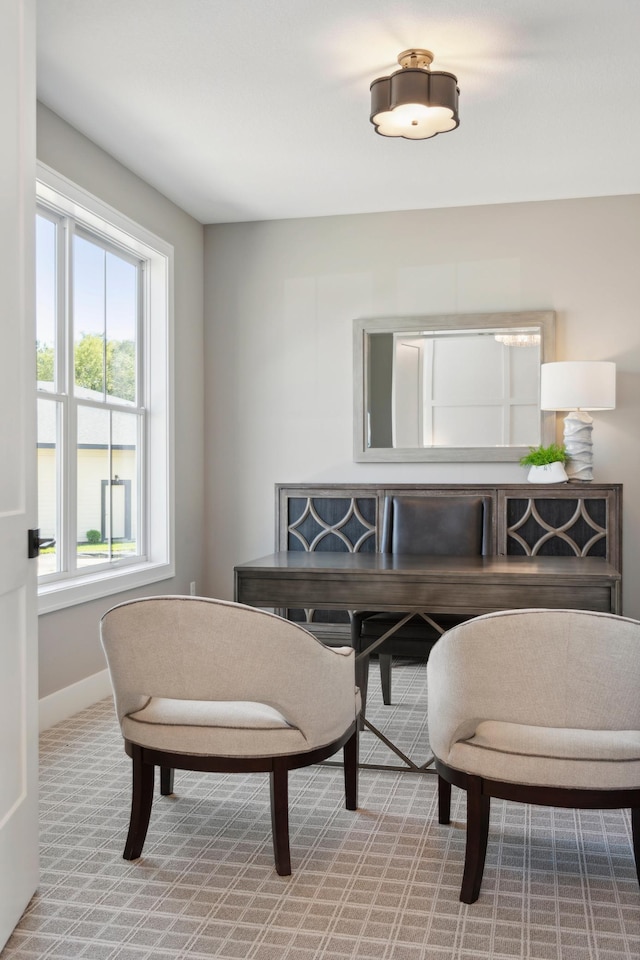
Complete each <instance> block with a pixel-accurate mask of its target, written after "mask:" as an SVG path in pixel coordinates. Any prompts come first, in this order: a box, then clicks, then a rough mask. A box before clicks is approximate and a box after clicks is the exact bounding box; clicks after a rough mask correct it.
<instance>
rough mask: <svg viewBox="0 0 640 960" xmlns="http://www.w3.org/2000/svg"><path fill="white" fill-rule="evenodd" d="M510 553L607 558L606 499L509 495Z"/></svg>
mask: <svg viewBox="0 0 640 960" xmlns="http://www.w3.org/2000/svg"><path fill="white" fill-rule="evenodd" d="M507 553H509V554H515V555H518V554H520V555H523V556H525V555H526V556H553V557H562V556H571V557H573V556H576V557H587V556H589V557H607V555H608V543H607V501H606V500H605V499H603V498H593V499H587V498H584V499H582V498H579V497H576V498H575V499H573V498H563V499H560V498H554V499H545V498H543V497H529V498H522V499H520V498H508V499H507Z"/></svg>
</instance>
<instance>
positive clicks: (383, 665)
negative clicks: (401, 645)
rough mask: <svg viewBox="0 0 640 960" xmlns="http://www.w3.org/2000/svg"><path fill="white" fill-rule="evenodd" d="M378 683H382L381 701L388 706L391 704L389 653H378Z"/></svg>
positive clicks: (390, 659) (390, 658)
mask: <svg viewBox="0 0 640 960" xmlns="http://www.w3.org/2000/svg"><path fill="white" fill-rule="evenodd" d="M378 660H379V662H380V683H381V685H382V702H383V703H384V704H386V706H387V707H388V706H389V705H390V704H391V661H392V657H391V654H390V653H379V654H378Z"/></svg>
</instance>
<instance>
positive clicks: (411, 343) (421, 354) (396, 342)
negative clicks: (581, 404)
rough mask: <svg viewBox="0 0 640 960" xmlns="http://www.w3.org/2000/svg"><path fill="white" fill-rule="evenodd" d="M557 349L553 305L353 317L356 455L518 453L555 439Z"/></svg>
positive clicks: (501, 457)
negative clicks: (551, 375)
mask: <svg viewBox="0 0 640 960" xmlns="http://www.w3.org/2000/svg"><path fill="white" fill-rule="evenodd" d="M554 355H555V314H554V313H553V312H552V311H548V310H536V311H527V312H521V313H466V314H447V315H438V316H425V317H399V318H391V319H384V318H383V319H371V320H356V321H354V459H355V460H357V461H367V460H370V461H396V462H408V461H414V460H418V461H420V460H424V461H429V460H430V461H441V462H460V461H475V462H483V461H503V462H504V461H512V460H516V461H517V460H519V459H520V457H521V456H523V454H525V453H527V451H528V449H529V447H533V446H537V445H538V444H541V443H543V444H545V445H546V444H549V443H553V441H554V440H555V414H554V413H552V412H551V413H549V412H542V411H541V410H540V364H541V363H546V362H548V361H549V360H553V359H554V358H555V356H554Z"/></svg>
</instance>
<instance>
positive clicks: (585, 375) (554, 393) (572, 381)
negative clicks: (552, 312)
mask: <svg viewBox="0 0 640 960" xmlns="http://www.w3.org/2000/svg"><path fill="white" fill-rule="evenodd" d="M615 405H616V365H615V363H611V362H609V361H604V360H596V361H582V360H569V361H563V362H559V363H543V364H542V367H541V371H540V407H541V409H542V410H570V411H571V412H570V413H569V414H567V416H566V417H565V418H564V445H565V447H566V448H567V455H568V462H567V464H566V470H567V476H568V477H569V479H570V480H593V441H592V439H591V432H592V430H593V417H590V416H589V414H588V413H587V411H588V410H613V409H615Z"/></svg>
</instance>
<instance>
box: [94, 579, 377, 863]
mask: <svg viewBox="0 0 640 960" xmlns="http://www.w3.org/2000/svg"><path fill="white" fill-rule="evenodd" d="M101 638H102V644H103V647H104V651H105V654H106V657H107V663H108V666H109V672H110V675H111V682H112V685H113V692H114V698H115V706H116V713H117V715H118V720H119V721H120V727H121V729H122V735H123V737H124V740H125V750H126V752H127V753H128V754H129V756H130V757H131V759H132V761H133V789H132V804H131V820H130V824H129V834H128V836H127V841H126V845H125V851H124V858H125V859H126V860H135V859H136V858H137V857H139V856H140V855H141V854H142V848H143V845H144V841H145V837H146V833H147V828H148V825H149V818H150V815H151V805H152V800H153V786H154V770H155V767H160V790H161V793H162V794H163V795H168V794H170V793H172V792H173V770H174V768H178V769H184V770H207V771H214V772H218V771H219V772H226V773H229V772H238V773H249V772H259V771H263V772H268V773H269V774H270V780H271V820H272V826H273V847H274V855H275V864H276V870H277V871H278V873H279V874H281V875H282V876H286V875H288V874H290V873H291V859H290V853H289V825H288V771H289V770H293V769H295V768H297V767H303V766H307V765H308V764H312V763H318V762H319V761H321V760H324V759H326V758H327V757H329V756H331V755H332V754H334V753H335V752H336V751H337V750H339V749H340V748H341V747H342V748H343V750H344V778H345V794H346V806H347V809H349V810H355V809H356V807H357V770H358V756H357V750H358V748H357V733H356V718H357V716H358V713H359V710H360V696H359V693H358V691H357V690H356V687H355V680H354V676H355V670H354V653H353V650H351V649H350V648H329V647H326V646H324V645H323V644H322V643H320V642H319V641H318V640H316V639H315V637H313V636H312V635H311V634H310V633H308V632H307V631H306V630H304V629H302V628H301V627H299V626H297V625H296V624H294V623H291V622H289V621H286V620H283V619H282V618H280V617H276V616H274V615H273V614H269V613H265V612H263V611H260V610H256V609H253V608H251V607H245V606H242V605H240V604H236V603H227V602H224V601H221V600H208V599H203V598H199V597H150V598H147V599H141V600H133V601H131V602H129V603H122V604H119V605H118V606H116V607H113V608H112V609H111V610H109V611H108V612H107V613H106V614H105V615H104V617H103V618H102V621H101Z"/></svg>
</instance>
